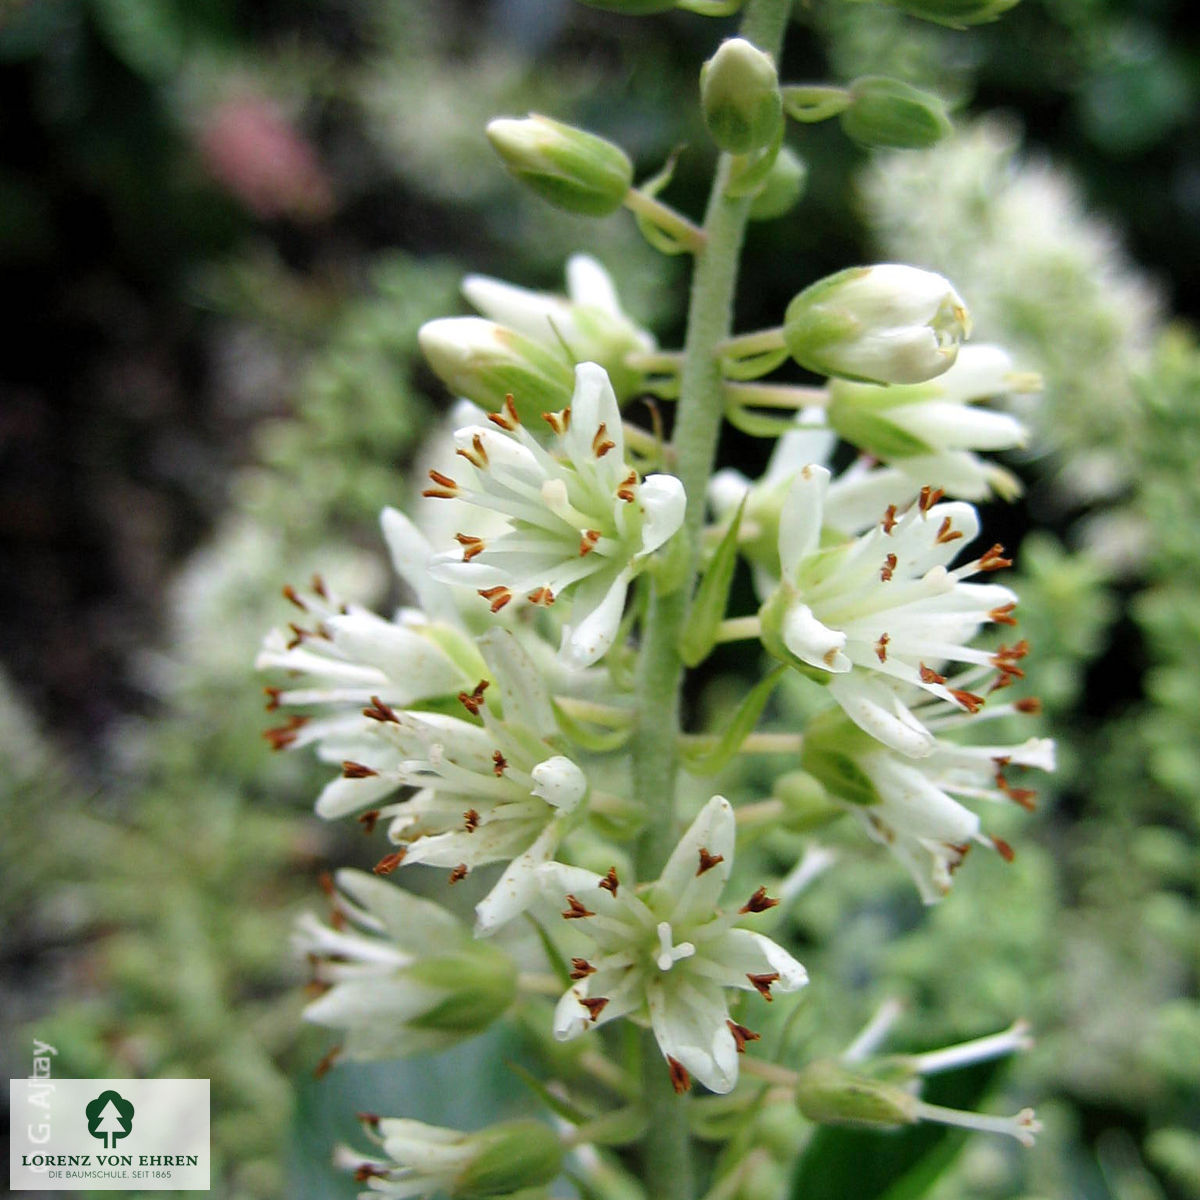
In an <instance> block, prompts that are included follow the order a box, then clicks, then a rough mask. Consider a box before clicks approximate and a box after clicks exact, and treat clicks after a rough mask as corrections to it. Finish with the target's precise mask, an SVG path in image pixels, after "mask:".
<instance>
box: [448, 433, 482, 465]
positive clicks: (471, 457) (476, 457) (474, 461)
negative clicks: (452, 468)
mask: <svg viewBox="0 0 1200 1200" xmlns="http://www.w3.org/2000/svg"><path fill="white" fill-rule="evenodd" d="M454 453H455V454H457V455H459V457H461V458H465V459H466V460H467V462H469V463H470V464H471V466H473V467H476V468H477V469H478V470H480V471H483V470H486V469H487V465H488V455H487V447H486V446H484V444H483V437H482V435H481V434H478V433H477V434H475V436H474V437H472V438H471V449H470V450H464V449H459V450H455V452H454Z"/></svg>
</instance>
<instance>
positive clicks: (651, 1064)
mask: <svg viewBox="0 0 1200 1200" xmlns="http://www.w3.org/2000/svg"><path fill="white" fill-rule="evenodd" d="M791 7H792V0H750V3H749V5H748V6H747V8H746V12H745V16H744V17H743V19H742V27H741V34H742V36H743V37H745V38H746V39H747V40H749V41H752V42H754V43H755V44H756V45H757V46H758V47H759V48H760V49H762V50H765V51H766V52H767V53H768V54H771V55H772V56H773V57H775V58H778V56H779V52H780V49H781V47H782V45H783V35H784V30H785V29H786V27H787V22H788V17H789V15H790V13H791ZM729 171H730V159H729V157H728V156H727V155H722V156H721V159H720V161H719V163H718V166H717V173H716V178H715V179H714V181H713V187H712V193H711V195H710V197H709V202H708V209H707V211H706V213H705V218H704V228H703V231H704V235H705V236H704V244H703V246H702V247H701V248H699V249H698V250H697V251H696V255H695V271H694V274H693V278H692V292H691V300H690V303H689V308H688V331H687V339H686V341H685V344H684V351H683V353H684V361H683V368H682V372H681V377H680V394H679V403H678V407H677V410H676V420H675V432H674V437H673V438H672V442H671V448H672V451H673V453H674V458H675V473H676V474H677V475H678V476H679V478H680V479H681V480H682V482H683V486H684V489H685V491H686V494H687V517H686V520H685V525H684V530H685V536H686V537H687V539H688V545H689V548H690V564H689V565H690V570H689V572H688V575H687V577H686V582H685V583H684V584H683V585H682V586H679V587H676V588H675V589H674V590H672V591H669V592H667V593H666V594H663V593H661V592H660V591H659V590H658V589H657V588H654V590H653V591H652V593H651V596H650V603H649V605H648V609H647V613H646V617H645V620H644V622H643V626H642V646H641V653H640V654H639V656H638V673H637V680H636V685H637V709H638V722H637V727H636V729H635V732H634V736H633V738H632V740H631V743H630V747H631V751H632V756H633V783H634V789H635V795H636V796H637V797H638V798H639V799H640V801H641V802H642V803H643V804H644V805H645V807H646V825H645V827H644V830H643V832H642V835H641V837H640V839H639V841H638V845H637V872H638V878H639V879H642V880H646V879H653V878H655V877H656V876H657V875H658V874H659V872H660V871H661V870H662V867H663V864H664V863H665V862H666V859H667V857H668V855H669V854H670V852H671V850H672V849H673V847H674V845H675V842H676V839H677V837H678V828H677V821H676V812H675V774H676V768H677V764H678V750H677V747H676V739H677V737H678V736H679V732H680V722H679V712H680V692H681V688H682V683H683V662H682V660H681V659H680V656H679V637H680V633H681V631H682V629H683V622H684V618H685V617H686V616H687V610H688V605H689V603H690V599H691V594H692V590H693V588H694V586H695V580H696V572H697V568H698V566H699V556H700V543H701V533H702V530H703V526H704V508H705V492H706V489H707V486H708V480H709V476H710V475H711V474H712V467H713V460H714V458H715V457H716V449H717V440H718V437H719V435H720V430H721V416H722V412H723V410H724V398H723V394H722V383H723V381H722V378H721V368H720V363H719V360H718V351H717V347H718V346H719V345H720V344H721V343H722V342H723V341H724V340H725V339H726V338H728V336H729V332H730V328H731V326H732V320H733V297H734V288H735V285H736V283H737V272H738V258H739V255H740V252H741V247H742V237H743V234H744V233H745V228H746V221H747V218H748V215H749V210H750V202H751V201H750V198H749V197H740V198H736V199H731V198H729V197H727V196H726V194H725V192H726V185H727V183H728V179H729ZM651 586H653V585H652V584H651ZM642 1062H643V1078H642V1089H643V1096H644V1102H645V1105H646V1112H647V1116H648V1118H649V1124H648V1128H649V1130H650V1132H649V1134H648V1136H647V1137H646V1138H645V1140H644V1142H643V1145H642V1166H643V1177H642V1184H643V1187H644V1188H645V1190H646V1194H647V1195H649V1196H654V1197H655V1198H656V1200H690V1198H691V1197H692V1196H694V1195H695V1186H696V1185H695V1177H694V1172H693V1165H692V1148H691V1137H690V1134H689V1129H688V1106H687V1104H686V1102H685V1100H686V1098H684V1097H680V1096H677V1095H676V1094H675V1092H674V1089H673V1088H672V1086H671V1081H670V1078H669V1076H668V1073H667V1070H666V1068H665V1066H664V1064H663V1061H662V1055H661V1052H660V1051H659V1049H658V1046H657V1045H656V1043H655V1040H654V1036H653V1034H652V1033H650V1032H647V1033H646V1034H645V1035H644V1036H643V1039H642Z"/></svg>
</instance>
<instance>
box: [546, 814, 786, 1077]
mask: <svg viewBox="0 0 1200 1200" xmlns="http://www.w3.org/2000/svg"><path fill="white" fill-rule="evenodd" d="M736 832H737V831H736V827H735V821H734V815H733V808H732V807H731V806H730V804H729V801H728V800H726V799H725V798H724V797H723V796H714V797H713V798H712V799H711V800H710V801H709V802H708V803H707V804H706V805H705V806H704V808H703V809H702V810H701V811H700V813H699V815H698V816H697V817H696V819H695V820H694V821H693V822H692V824H691V826H690V827H689V828H688V830H687V832H686V833H684V835H683V837H682V838H681V839H680V841H679V843H678V845H677V846H676V847H675V849H674V851H673V852H672V854H671V857H670V859H669V860H668V861H667V865H666V866H665V867H664V868H663V871H662V874H661V875H660V876H659V878H658V880H657V881H656V882H654V883H651V884H649V885H648V886H646V887H641V888H638V889H637V890H633V889H630V888H629V887H627V886H622V885H621V883H620V881H619V880H618V878H617V873H616V870H615V869H613V870H610V871H609V872H608V874H607V875H606V876H600V875H595V874H593V873H592V872H590V871H585V870H583V869H582V868H579V867H568V866H563V865H562V864H561V863H551V864H549V865H548V866H545V867H542V868H541V870H540V872H539V873H540V875H541V880H542V887H543V891H544V892H545V893H546V894H547V895H548V896H550V897H552V898H553V900H554V902H555V903H558V904H561V905H563V908H562V917H563V918H564V919H566V920H568V921H570V922H571V923H572V927H573V928H572V932H573V933H574V932H575V931H576V930H577V931H578V932H579V933H580V934H581V935H583V936H584V937H585V938H587V939H588V940H589V941H590V942H591V944H592V946H593V947H594V950H593V951H591V952H590V953H589V956H588V957H586V958H584V957H575V958H573V959H572V960H571V961H572V968H573V969H572V972H571V977H572V978H573V979H574V980H576V982H575V983H574V985H573V986H572V987H571V988H570V989H569V990H568V991H567V992H566V994H565V995H564V996H563V998H562V999H561V1000H560V1001H559V1003H558V1007H557V1008H556V1010H555V1014H554V1034H555V1036H556V1037H558V1038H559V1039H562V1040H565V1039H568V1038H573V1037H577V1036H578V1035H579V1034H582V1033H585V1032H586V1031H588V1030H589V1029H594V1028H596V1027H597V1026H600V1025H603V1024H605V1023H606V1022H608V1021H612V1020H614V1019H616V1018H617V1017H623V1016H630V1017H633V1018H642V1019H645V1018H646V1017H648V1018H649V1022H650V1026H651V1028H652V1029H653V1031H654V1036H655V1039H656V1040H657V1042H658V1046H659V1049H660V1050H661V1051H662V1053H663V1057H664V1058H665V1059H666V1060H667V1064H668V1067H669V1069H670V1072H671V1079H672V1081H673V1083H674V1084H675V1090H676V1091H680V1092H682V1091H685V1090H686V1089H687V1088H688V1086H689V1084H690V1076H695V1077H696V1079H698V1080H699V1081H700V1082H701V1083H702V1084H704V1086H705V1087H707V1088H709V1089H710V1090H711V1091H714V1092H728V1091H731V1090H732V1089H733V1087H734V1085H735V1084H736V1083H737V1078H738V1059H737V1056H738V1054H739V1053H741V1052H744V1051H745V1047H746V1042H747V1041H754V1040H757V1038H758V1034H756V1033H754V1032H752V1031H751V1030H749V1029H747V1028H746V1027H745V1026H744V1025H740V1024H739V1023H738V1022H737V1021H735V1020H733V1019H732V1018H731V1017H730V1015H729V1000H728V998H727V992H728V990H729V989H733V990H734V991H745V992H756V993H758V995H760V996H761V997H762V999H763V1000H765V1001H769V1000H771V999H772V994H771V989H772V987H776V988H778V989H779V991H781V992H793V991H796V990H797V989H798V988H800V987H802V986H803V985H804V984H805V983H806V982H807V981H808V975H807V973H806V972H805V970H804V968H803V967H802V966H801V965H800V964H799V963H798V962H797V961H796V960H795V959H794V958H793V957H792V956H791V955H790V954H789V953H788V952H787V951H786V950H784V949H783V948H782V947H781V946H779V945H777V944H776V943H775V942H773V941H772V940H771V939H770V938H769V937H766V936H765V935H764V934H761V933H754V932H753V931H751V930H749V929H741V928H738V927H737V922H738V921H739V920H741V919H751V918H752V917H753V915H754V914H757V913H760V912H764V911H766V910H767V909H768V908H771V907H773V906H774V905H775V904H777V903H778V901H777V900H774V899H772V898H770V897H769V896H767V894H766V890H765V889H764V888H760V889H759V890H758V891H757V892H755V893H754V895H752V896H751V897H750V898H749V899H748V900H747V901H746V903H745V904H743V905H742V906H741V908H740V909H738V910H737V912H735V913H726V912H724V911H723V910H722V909H721V908H720V907H718V904H719V900H720V896H721V892H722V891H723V890H724V888H725V884H726V882H727V881H728V879H729V873H730V870H731V868H732V866H733V854H734V843H735V835H736Z"/></svg>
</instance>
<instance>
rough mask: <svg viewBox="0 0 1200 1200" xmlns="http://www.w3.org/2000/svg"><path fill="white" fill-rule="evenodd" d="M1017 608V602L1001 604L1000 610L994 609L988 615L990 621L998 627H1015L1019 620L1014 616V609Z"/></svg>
mask: <svg viewBox="0 0 1200 1200" xmlns="http://www.w3.org/2000/svg"><path fill="white" fill-rule="evenodd" d="M1016 607H1017V602H1016V601H1015V600H1012V601H1010V602H1009V603H1008V604H1001V605H1000V607H999V608H993V609H992V610H991V612H989V613H988V620H989V621H994V622H995V623H996V624H997V625H1015V624H1016V623H1017V618H1016V617H1014V616H1013V615H1012V613H1013V609H1015V608H1016Z"/></svg>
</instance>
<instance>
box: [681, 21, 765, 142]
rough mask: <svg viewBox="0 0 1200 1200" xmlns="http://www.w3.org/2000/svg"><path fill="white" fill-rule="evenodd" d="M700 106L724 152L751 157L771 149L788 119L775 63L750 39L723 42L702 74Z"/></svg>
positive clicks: (711, 131)
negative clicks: (767, 147) (781, 127)
mask: <svg viewBox="0 0 1200 1200" xmlns="http://www.w3.org/2000/svg"><path fill="white" fill-rule="evenodd" d="M700 103H701V107H702V108H703V110H704V121H705V124H707V126H708V131H709V133H711V134H712V137H713V141H715V142H716V143H717V145H718V146H720V147H721V149H722V150H728V151H729V152H730V153H731V154H749V153H750V152H751V151H752V150H761V149H762V148H764V147H766V146H769V145H770V144H771V142H772V141H774V139H775V137H776V135H777V134H778V132H779V125H780V122H781V121H782V120H783V99H782V97H781V96H780V94H779V77H778V75H777V74H776V72H775V63H774V62H773V61H772V60H771V57H770V55H768V54H764V53H763V52H762V51H761V50H760V49H759V48H758V47H757V46H755V45H754V44H753V43H751V42H748V41H746V39H745V38H730V39H729V40H728V41H725V42H722V43H721V46H720V48H719V49H718V50H717V52H716V54H714V55H713V56H712V58H710V59H709V60H708V62H706V63H705V64H704V66H703V67H702V68H701V69H700Z"/></svg>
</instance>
